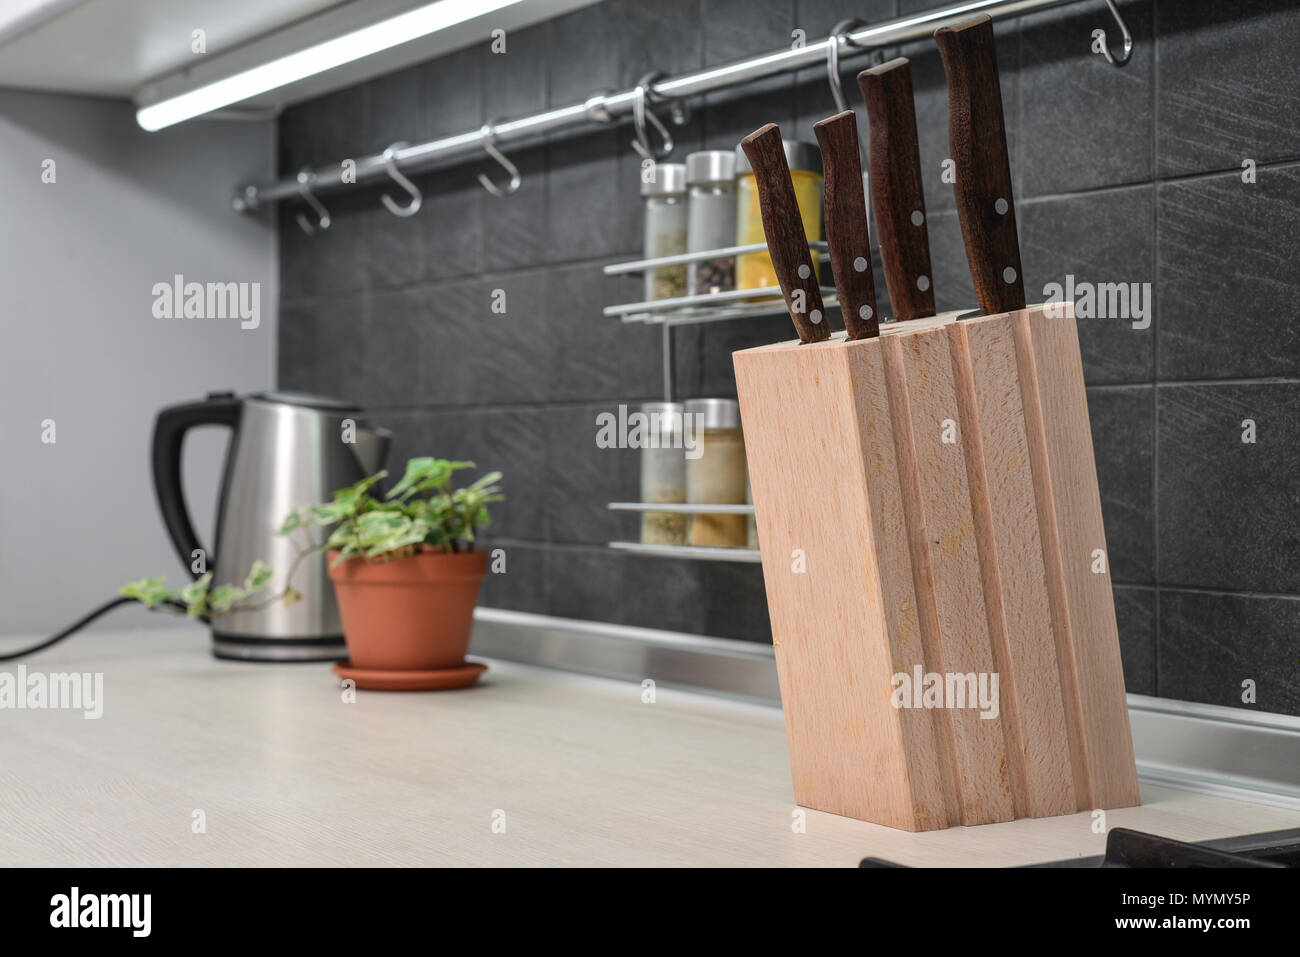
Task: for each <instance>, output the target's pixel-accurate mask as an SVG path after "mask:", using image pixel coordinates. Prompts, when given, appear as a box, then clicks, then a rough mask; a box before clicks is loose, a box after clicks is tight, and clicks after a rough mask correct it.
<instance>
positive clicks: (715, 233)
mask: <svg viewBox="0 0 1300 957" xmlns="http://www.w3.org/2000/svg"><path fill="white" fill-rule="evenodd" d="M686 186H687V189H688V191H689V198H688V203H687V205H688V206H689V207H690V212H689V215H688V217H687V228H686V251H687V252H692V253H699V252H705V251H706V250H710V249H725V248H726V247H728V246H731V245H734V244H735V242H736V155H735V154H734V153H732V152H729V151H727V150H702V151H700V152H698V153H691V154H690V155H689V156H687V157H686ZM686 286H687V289H688V290H689V292H690V294H691V295H696V296H699V295H706V294H709V293H715V292H728V291H730V290H732V289H735V288H736V263H735V260H734V259H732V258H730V257H725V258H719V259H706V260H703V261H701V262H693V263H691V264H690V265H689V266H687V269H686Z"/></svg>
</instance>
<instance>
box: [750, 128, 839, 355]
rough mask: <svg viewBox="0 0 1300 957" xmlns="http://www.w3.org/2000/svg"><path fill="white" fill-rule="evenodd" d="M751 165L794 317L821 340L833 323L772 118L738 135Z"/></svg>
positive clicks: (803, 337) (810, 337) (804, 338)
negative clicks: (813, 264)
mask: <svg viewBox="0 0 1300 957" xmlns="http://www.w3.org/2000/svg"><path fill="white" fill-rule="evenodd" d="M740 146H741V149H743V150H744V151H745V155H746V156H747V157H749V165H750V166H752V167H753V171H754V184H755V186H756V187H757V189H758V208H759V211H760V212H761V213H762V216H763V233H764V235H766V236H767V252H768V255H769V256H770V257H771V258H772V267H773V268H774V269H775V270H776V278H777V282H779V283H780V284H781V293H782V295H784V296H785V304H786V307H787V308H788V309H789V310H790V318H791V319H792V320H794V327H795V330H796V331H797V332H798V333H799V340H800V341H801V342H820V341H822V340H823V339H827V338H829V337H830V329H829V326H830V323H828V322H827V321H826V309H825V307H824V306H823V305H822V294H821V289H820V287H819V286H818V285H817V274H816V272H815V271H814V270H813V266H812V256H811V255H810V254H809V251H808V235H807V234H806V233H805V232H804V229H803V220H802V219H800V217H799V204H798V202H797V201H796V200H795V198H794V184H793V182H791V180H790V166H789V164H788V163H787V162H786V160H785V148H784V147H783V146H782V144H781V130H780V129H779V128H778V127H777V125H776V124H775V123H768V124H767V125H766V126H763V127H760V128H759V129H757V130H755V131H754V132H753V133H750V134H749V135H748V136H746V137H745V138H744V139H743V140H741V141H740Z"/></svg>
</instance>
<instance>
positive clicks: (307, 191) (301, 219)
mask: <svg viewBox="0 0 1300 957" xmlns="http://www.w3.org/2000/svg"><path fill="white" fill-rule="evenodd" d="M315 181H316V174H315V173H313V172H312V171H311V170H310V169H307V168H303V169H301V170H299V171H298V192H299V194H300V195H301V196H302V198H303V201H304V202H306V204H307V205H308V206H310V207H311V208H312V211H313V212H314V213H315V214H316V222H317V225H315V226H313V225H312V224H311V223H310V222H308V220H307V217H306V216H304V215H303V214H302V213H299V214H298V215H297V217H296V218H297V220H298V226H299V227H300V228H301V229H302V231H303V232H304V233H306V234H307V235H308V236H310V235H312V234H313V233H315V232H316V230H317V229H320V230H322V231H324V230H326V229H329V228H330V214H329V210H327V209H326V208H325V207H324V205H322V203H321V201H320V200H319V199H317V198H316V197H315V196H314V195H313V194H312V191H311V184H312V183H314V182H315Z"/></svg>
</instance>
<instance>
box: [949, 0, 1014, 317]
mask: <svg viewBox="0 0 1300 957" xmlns="http://www.w3.org/2000/svg"><path fill="white" fill-rule="evenodd" d="M934 39H935V42H936V43H938V44H939V55H940V56H941V57H942V58H943V67H944V70H945V71H946V72H947V74H948V136H949V141H950V146H949V148H950V150H951V151H952V161H953V170H954V173H955V175H956V182H955V183H954V185H953V191H954V193H955V195H956V199H957V219H958V221H959V222H960V223H961V233H962V239H963V240H964V241H965V243H966V258H967V259H968V260H969V261H970V272H971V279H972V280H973V281H974V283H975V295H976V297H977V298H978V299H979V304H980V308H981V309H982V310H983V311H984V312H985V313H986V314H988V315H994V314H996V313H1000V312H1011V311H1013V310H1016V309H1023V308H1025V286H1024V279H1023V277H1022V276H1021V268H1020V243H1019V240H1018V239H1017V237H1016V211H1015V204H1014V200H1013V198H1012V195H1011V167H1010V164H1009V163H1008V162H1007V138H1006V128H1005V126H1004V124H1003V119H1002V90H1001V87H1000V86H999V84H998V54H997V46H996V43H995V41H994V39H993V21H992V19H990V18H989V17H988V16H987V15H985V16H981V17H977V18H976V19H974V20H971V21H969V22H967V23H963V24H959V25H958V26H955V27H940V28H939V29H938V30H936V31H935V34H934Z"/></svg>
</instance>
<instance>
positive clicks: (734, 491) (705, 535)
mask: <svg viewBox="0 0 1300 957" xmlns="http://www.w3.org/2000/svg"><path fill="white" fill-rule="evenodd" d="M686 416H687V427H688V428H691V429H694V431H695V440H696V443H697V446H696V448H695V449H694V450H692V452H691V455H689V456H687V458H686V501H687V502H689V503H690V504H692V505H743V504H745V478H746V474H745V437H744V435H743V433H742V432H741V430H740V403H738V402H737V401H736V400H735V399H692V400H690V401H689V402H687V403H686ZM691 456H694V457H691ZM745 524H746V523H745V516H744V515H693V516H691V544H692V545H706V546H713V547H721V548H744V547H745V544H746V541H747V533H746V528H745Z"/></svg>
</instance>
